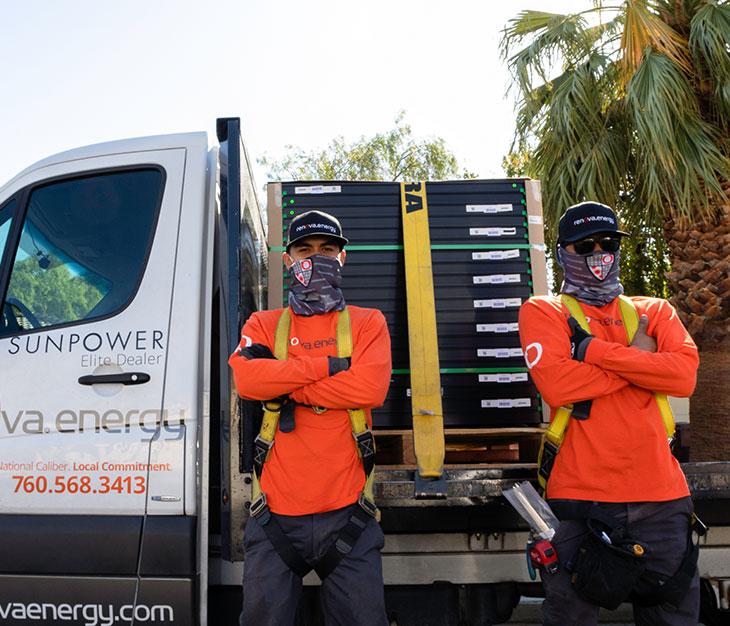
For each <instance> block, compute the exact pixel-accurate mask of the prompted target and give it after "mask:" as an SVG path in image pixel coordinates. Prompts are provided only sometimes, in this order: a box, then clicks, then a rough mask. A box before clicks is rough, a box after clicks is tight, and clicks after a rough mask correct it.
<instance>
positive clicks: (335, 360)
mask: <svg viewBox="0 0 730 626" xmlns="http://www.w3.org/2000/svg"><path fill="white" fill-rule="evenodd" d="M327 358H328V359H329V361H330V376H334V375H335V374H339V373H340V372H345V371H347V370H349V369H350V363H351V361H350V357H349V356H342V357H340V356H328V357H327Z"/></svg>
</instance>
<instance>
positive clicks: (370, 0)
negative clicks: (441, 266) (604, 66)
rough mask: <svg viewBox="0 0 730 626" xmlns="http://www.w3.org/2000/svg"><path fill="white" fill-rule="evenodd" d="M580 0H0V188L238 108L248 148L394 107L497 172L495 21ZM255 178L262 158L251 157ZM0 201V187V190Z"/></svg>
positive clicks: (311, 144)
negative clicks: (105, 147) (36, 166)
mask: <svg viewBox="0 0 730 626" xmlns="http://www.w3.org/2000/svg"><path fill="white" fill-rule="evenodd" d="M591 5H592V3H591V0H512V2H500V1H497V0H481V1H477V0H449V1H444V0H439V1H435V0H366V1H364V2H353V1H352V0H309V1H308V2H306V1H302V0H299V1H296V0H238V1H236V0H122V1H121V2H111V1H108V0H66V1H59V0H28V1H20V2H11V1H10V0H0V24H2V35H1V36H0V80H2V95H0V147H1V150H0V186H2V184H3V183H5V182H6V181H7V180H8V179H10V178H12V177H13V176H14V175H15V174H16V173H18V172H19V171H20V170H22V169H24V168H25V167H27V166H28V165H31V164H32V163H34V162H35V161H38V160H40V159H42V158H44V157H46V156H49V155H51V154H54V153H56V152H60V151H62V150H66V149H69V148H74V147H79V146H84V145H88V144H92V143H98V142H101V141H108V140H112V139H122V138H126V137H136V136H144V135H155V134H164V133H174V132H187V131H197V130H205V131H207V132H208V134H209V141H210V142H212V141H213V138H214V136H215V119H216V117H222V116H239V117H241V118H242V123H243V132H244V140H245V142H246V145H247V148H248V152H249V155H250V156H251V157H252V159H254V160H255V159H256V158H258V157H260V156H262V155H263V154H264V153H267V154H268V155H269V156H272V157H274V158H278V157H280V156H282V155H283V153H284V146H285V145H286V144H294V145H298V146H300V147H302V148H304V149H307V150H309V149H313V148H316V147H321V146H324V145H325V144H327V143H329V141H330V140H331V139H332V138H334V137H335V136H337V135H344V137H345V138H346V139H347V140H348V141H351V140H353V139H356V138H358V137H360V136H361V135H367V136H369V135H372V134H374V133H376V132H379V131H387V130H389V129H391V128H392V127H393V125H394V118H395V116H396V114H397V112H398V111H399V110H400V109H405V110H406V111H407V116H406V121H408V122H409V123H410V124H411V126H412V127H413V131H414V134H415V135H417V136H439V137H443V138H444V139H445V140H446V143H447V145H448V146H449V148H450V149H451V150H452V151H453V152H454V154H455V155H456V157H457V159H458V160H459V164H460V166H462V167H466V168H468V169H469V170H471V171H473V172H476V173H477V174H478V175H480V176H482V177H486V178H488V177H500V176H502V175H503V174H502V171H501V161H502V156H503V155H504V154H506V153H507V151H508V149H509V146H510V142H511V139H512V132H513V101H512V98H511V97H509V98H506V97H505V92H506V87H507V84H508V74H507V71H506V69H505V67H504V63H503V62H502V61H501V60H500V58H499V52H498V43H499V38H500V31H501V30H502V29H503V28H504V26H505V24H506V23H507V22H508V20H509V19H510V18H511V17H514V16H515V15H517V13H519V11H521V10H523V9H538V10H543V11H553V12H571V11H580V10H584V9H587V8H590V6H591ZM255 172H256V178H257V180H256V182H257V187H258V188H259V189H260V188H261V186H262V184H263V183H264V182H265V181H264V171H263V170H262V169H261V168H259V167H257V168H256V170H255ZM0 200H1V199H0Z"/></svg>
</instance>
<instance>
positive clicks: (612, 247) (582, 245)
mask: <svg viewBox="0 0 730 626" xmlns="http://www.w3.org/2000/svg"><path fill="white" fill-rule="evenodd" d="M596 244H598V245H599V246H600V247H601V250H603V251H604V252H617V251H618V249H619V248H620V247H621V239H620V238H619V237H599V238H595V237H586V238H585V239H579V240H578V241H574V242H573V246H574V247H575V251H576V252H577V253H578V254H588V253H589V252H593V251H594V250H595V249H596Z"/></svg>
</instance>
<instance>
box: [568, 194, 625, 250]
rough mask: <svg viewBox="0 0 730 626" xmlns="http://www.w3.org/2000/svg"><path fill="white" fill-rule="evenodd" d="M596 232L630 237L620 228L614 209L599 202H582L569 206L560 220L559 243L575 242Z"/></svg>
mask: <svg viewBox="0 0 730 626" xmlns="http://www.w3.org/2000/svg"><path fill="white" fill-rule="evenodd" d="M595 233H614V234H616V235H621V236H623V237H628V236H629V233H625V232H623V231H621V230H619V229H618V219H617V218H616V213H614V211H613V209H612V208H611V207H609V206H606V205H605V204H601V203H599V202H581V203H580V204H574V205H573V206H572V207H569V208H568V209H567V210H566V211H565V213H563V216H562V217H561V218H560V221H559V222H558V243H559V244H564V243H573V242H574V241H578V240H579V239H583V238H584V237H588V236H589V235H593V234H595Z"/></svg>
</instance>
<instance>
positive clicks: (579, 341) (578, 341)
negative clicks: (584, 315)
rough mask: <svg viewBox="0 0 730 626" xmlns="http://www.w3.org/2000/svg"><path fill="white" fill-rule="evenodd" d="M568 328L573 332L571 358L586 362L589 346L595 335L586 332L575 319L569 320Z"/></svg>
mask: <svg viewBox="0 0 730 626" xmlns="http://www.w3.org/2000/svg"><path fill="white" fill-rule="evenodd" d="M568 326H570V329H571V330H572V331H573V334H572V335H571V336H570V357H571V358H572V359H574V360H575V361H583V360H585V356H586V350H587V349H588V344H589V343H590V342H591V341H592V340H593V337H594V335H591V334H590V333H587V332H586V331H584V330H583V329H582V328H581V326H580V324H579V323H578V320H577V319H575V318H574V317H572V316H571V317H569V318H568Z"/></svg>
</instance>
